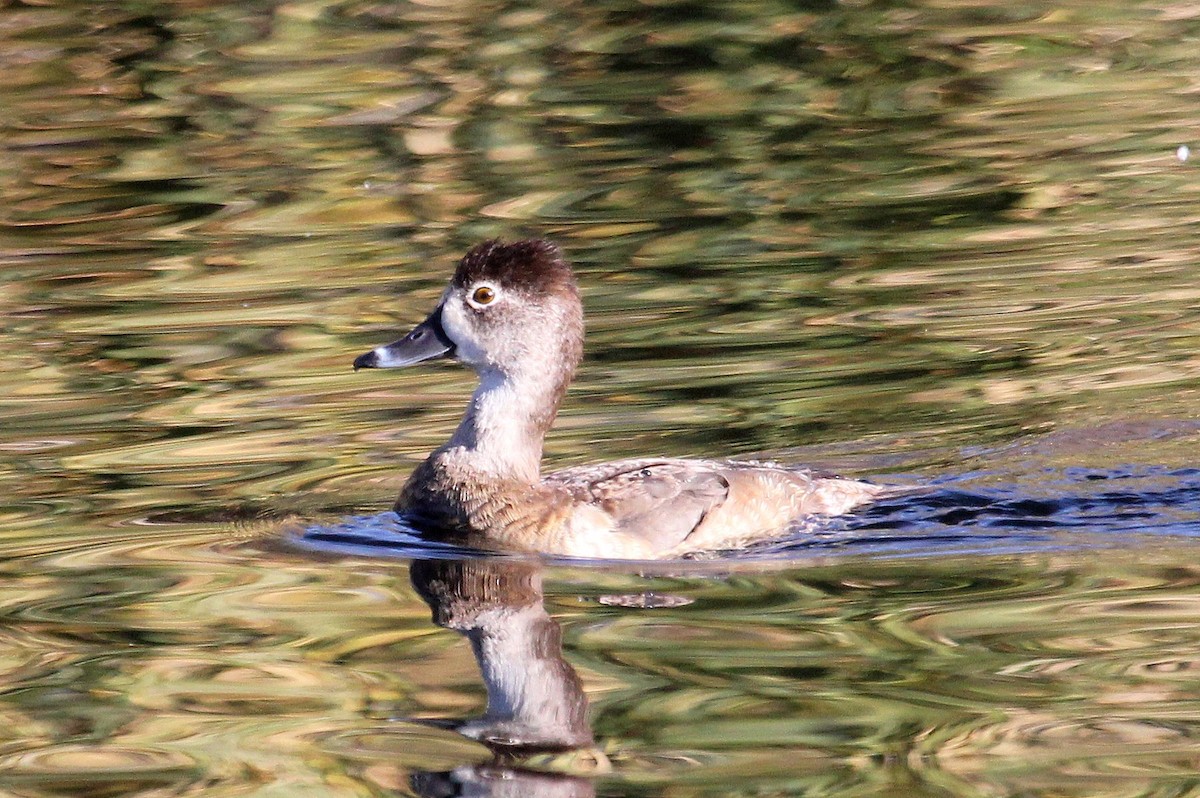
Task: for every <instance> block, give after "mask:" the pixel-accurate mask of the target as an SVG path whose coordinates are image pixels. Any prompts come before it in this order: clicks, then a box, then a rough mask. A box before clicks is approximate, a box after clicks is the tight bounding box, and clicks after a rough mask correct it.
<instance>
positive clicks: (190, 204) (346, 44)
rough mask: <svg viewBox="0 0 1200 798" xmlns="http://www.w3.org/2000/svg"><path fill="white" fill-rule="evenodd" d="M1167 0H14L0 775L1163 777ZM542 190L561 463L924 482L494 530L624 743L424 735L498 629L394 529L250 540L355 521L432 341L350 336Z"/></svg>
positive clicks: (430, 420)
mask: <svg viewBox="0 0 1200 798" xmlns="http://www.w3.org/2000/svg"><path fill="white" fill-rule="evenodd" d="M1196 24H1197V16H1196V11H1195V9H1194V8H1192V7H1191V5H1189V4H1186V3H1184V4H1181V3H1170V2H1132V3H1113V2H1107V3H1067V4H1060V5H1058V6H1056V7H1055V8H1053V9H1046V8H1041V7H1035V6H1011V5H996V4H993V5H988V4H986V3H984V4H980V3H974V4H959V3H937V2H914V3H907V4H904V5H903V6H900V5H896V4H889V3H886V2H885V3H876V4H870V5H867V4H862V3H849V4H837V3H807V4H801V5H797V4H794V3H791V4H786V3H785V4H781V3H776V2H772V0H748V1H747V2H738V3H726V4H699V3H691V2H687V1H686V0H684V2H655V3H643V2H628V1H627V0H602V1H601V2H588V3H582V2H565V3H559V4H556V5H554V6H553V7H550V6H546V7H533V6H520V7H518V6H512V5H505V4H498V5H497V4H491V5H484V6H477V5H471V6H453V5H450V4H429V3H380V2H372V1H371V0H362V1H361V2H359V1H358V0H352V1H351V2H328V1H327V0H314V2H307V1H306V2H298V3H284V4H278V3H260V4H252V5H247V4H244V3H241V4H237V3H220V2H217V3H211V2H210V3H184V4H163V3H159V4H144V3H143V4H137V3H130V2H123V1H119V2H113V3H107V4H103V5H96V4H91V5H88V6H87V7H86V8H84V7H82V6H78V7H77V6H68V5H63V4H61V3H58V2H56V1H55V0H46V1H45V2H42V1H41V0H39V2H32V3H10V4H8V5H5V6H3V7H2V8H0V67H2V69H0V134H2V135H0V142H2V143H0V148H2V149H3V155H4V157H3V158H2V159H0V200H2V202H0V317H2V318H3V319H4V324H3V325H0V343H2V344H3V346H0V422H2V423H0V492H2V495H3V499H2V501H0V553H3V555H4V557H3V560H2V561H0V575H2V577H3V578H2V579H0V615H2V616H3V620H4V623H3V624H0V718H2V719H3V721H4V728H5V729H6V731H7V733H6V734H4V735H2V737H3V739H2V740H0V790H4V791H6V792H9V793H12V794H14V795H21V796H24V795H30V796H33V795H37V796H43V795H51V794H56V795H63V794H72V795H146V796H156V795H163V794H168V793H170V794H178V795H192V794H196V795H199V794H204V795H206V796H223V795H231V796H232V795H262V796H273V795H301V794H319V795H363V794H372V795H376V794H384V795H386V794H397V795H413V794H418V793H419V792H420V791H422V790H424V791H426V792H432V791H435V790H442V789H450V787H449V786H448V785H449V784H450V782H453V781H454V780H455V779H458V780H459V781H458V784H459V785H466V784H473V785H475V786H477V787H478V788H479V789H492V788H497V789H502V787H500V786H499V785H503V784H510V785H511V784H513V783H514V782H513V780H509V781H505V779H506V778H507V777H509V776H511V775H512V773H513V771H514V769H515V770H519V771H520V773H521V775H522V777H523V778H525V779H527V780H526V781H521V782H520V784H521V789H526V790H528V791H532V790H534V789H537V790H541V791H543V792H550V791H551V790H555V791H559V792H565V793H566V794H581V795H588V794H593V793H594V794H596V795H687V796H701V795H727V794H729V793H730V792H731V790H733V791H740V792H743V793H756V794H758V793H761V794H786V795H797V794H805V795H838V796H860V795H874V794H880V793H884V792H887V793H897V794H899V793H903V794H905V795H926V794H927V795H935V794H936V795H964V796H978V795H1015V794H1034V793H1037V794H1044V793H1050V792H1053V793H1054V794H1056V795H1078V796H1081V797H1082V796H1088V797H1089V798H1092V797H1093V796H1113V798H1117V797H1118V796H1120V797H1122V798H1123V797H1124V796H1134V795H1149V794H1154V795H1158V794H1162V795H1183V794H1188V793H1189V791H1194V788H1195V773H1196V771H1197V761H1198V758H1197V753H1198V751H1200V746H1198V745H1197V743H1196V723H1195V718H1196V717H1200V711H1198V710H1200V708H1198V707H1197V706H1196V705H1195V697H1194V695H1193V694H1194V692H1195V691H1194V690H1193V689H1191V687H1192V682H1193V681H1194V675H1195V668H1196V663H1197V662H1200V636H1198V635H1197V634H1196V630H1195V622H1194V619H1195V617H1196V611H1197V609H1200V607H1198V606H1197V591H1196V578H1195V576H1196V575H1195V573H1194V569H1193V568H1192V566H1191V565H1190V564H1191V563H1193V562H1195V561H1196V556H1195V555H1196V551H1195V545H1194V543H1193V542H1192V540H1193V539H1194V538H1195V537H1196V534H1197V532H1200V487H1198V486H1197V482H1198V478H1197V472H1196V466H1195V452H1196V451H1197V448H1196V447H1197V443H1198V442H1200V441H1198V440H1197V434H1198V433H1197V428H1196V421H1195V417H1196V412H1195V407H1196V399H1197V378H1198V376H1200V369H1198V361H1197V355H1196V351H1197V349H1198V348H1200V347H1198V346H1197V341H1198V336H1200V326H1198V324H1200V322H1198V320H1200V316H1198V315H1197V308H1198V307H1200V295H1198V292H1197V288H1196V280H1195V268H1194V266H1195V260H1196V253H1197V252H1198V251H1200V239H1198V235H1200V234H1198V232H1197V231H1198V230H1200V226H1198V225H1197V221H1198V215H1197V213H1198V212H1197V208H1198V207H1200V206H1198V204H1197V199H1198V198H1200V179H1198V177H1197V172H1196V169H1195V163H1194V161H1188V162H1181V161H1180V160H1179V158H1178V157H1177V155H1176V152H1177V148H1178V147H1179V145H1181V144H1190V145H1191V146H1192V147H1193V149H1195V146H1196V143H1195V141H1193V140H1191V139H1190V137H1193V136H1194V135H1195V118H1196V113H1195V111H1196V109H1195V95H1196V87H1197V85H1198V83H1197V81H1198V79H1200V61H1198V56H1197V49H1196V47H1195V43H1196V35H1197V29H1196ZM527 233H537V234H544V235H548V236H550V237H552V238H554V239H556V240H558V241H559V242H561V243H562V244H563V246H564V248H565V250H566V251H567V252H568V254H569V256H570V257H571V259H572V260H573V262H574V263H575V264H576V266H577V269H578V272H579V276H580V282H581V285H582V289H583V293H584V298H585V302H586V306H587V311H588V319H589V330H588V332H589V340H588V346H587V353H586V359H585V364H584V367H583V369H582V371H581V373H580V375H579V379H578V381H577V383H576V385H575V387H574V388H573V390H572V392H571V394H570V396H569V397H568V399H567V403H566V406H565V408H564V414H563V417H562V418H561V419H560V423H559V425H558V427H557V429H556V431H555V433H554V435H553V436H552V438H551V440H550V441H549V445H548V455H549V459H550V461H551V463H552V464H553V465H556V466H557V465H567V464H573V463H578V462H581V461H585V460H593V459H606V458H616V457H620V456H627V455H635V454H644V453H647V452H655V453H662V454H665V455H717V454H728V453H735V454H745V453H751V452H755V453H765V454H769V455H774V456H777V457H780V458H781V459H786V460H788V461H794V462H807V463H812V464H814V465H817V466H820V467H825V468H833V469H837V470H841V471H843V472H845V473H851V474H861V475H869V476H884V477H886V478H888V479H889V480H894V481H898V482H903V483H906V484H924V485H930V486H931V488H930V491H929V493H928V494H926V496H925V497H924V498H921V499H914V500H913V501H912V502H910V503H908V504H896V505H891V506H888V507H884V508H882V509H880V510H878V511H877V512H875V513H873V514H871V513H868V514H866V515H865V516H864V517H863V518H861V519H858V520H856V521H855V522H854V523H853V524H850V525H847V526H839V527H836V528H833V529H831V530H829V531H828V533H827V534H825V535H823V536H817V539H816V540H813V541H793V542H792V544H793V545H790V546H785V547H781V548H780V549H777V550H768V551H765V552H759V553H758V555H759V556H757V559H753V560H749V559H747V560H744V561H737V562H720V561H718V562H708V563H689V564H687V565H686V567H683V566H680V569H679V571H678V572H671V573H661V572H660V573H630V572H629V571H627V570H622V569H620V568H611V567H599V566H593V567H575V566H566V565H563V564H557V565H552V566H547V570H545V571H544V573H543V574H542V575H541V576H540V577H536V578H535V577H534V576H532V575H525V576H519V577H512V578H511V579H510V582H511V583H512V584H511V585H510V587H512V586H514V585H515V587H513V591H512V593H513V596H520V600H519V601H517V600H516V599H514V601H513V602H512V604H513V607H510V608H509V609H503V608H502V606H501V605H502V602H499V601H496V602H495V610H496V615H497V616H498V618H497V619H493V620H498V621H500V622H503V621H504V620H505V618H506V613H516V614H517V615H521V616H522V617H524V618H525V620H526V622H527V623H526V626H525V627H520V626H518V629H519V630H521V631H523V632H525V633H526V637H524V638H523V639H525V640H526V641H527V642H528V641H529V640H531V639H535V638H536V639H537V640H540V641H541V643H543V644H544V648H543V649H540V650H539V655H545V656H547V657H549V656H550V655H554V657H557V656H558V654H559V653H560V645H559V643H561V657H562V660H561V662H562V663H563V664H559V665H556V667H560V668H563V669H566V670H570V671H573V672H574V673H575V674H576V675H577V677H578V684H577V685H576V686H577V687H578V688H579V689H580V690H581V691H582V692H581V693H579V694H577V695H576V696H575V697H576V698H578V697H580V696H582V698H585V699H586V701H587V704H588V706H589V707H590V714H589V716H588V718H587V720H588V723H587V726H586V734H585V728H584V726H583V725H581V724H580V721H579V717H577V716H572V717H571V723H570V724H567V725H569V726H571V728H572V730H573V732H574V734H573V736H572V738H571V739H572V744H573V745H575V744H578V745H582V743H583V741H584V739H585V737H586V736H587V735H590V736H591V737H593V738H594V746H587V749H588V750H592V749H593V748H594V750H595V751H596V752H598V754H599V755H602V756H603V757H604V758H605V759H607V760H608V761H609V762H610V763H611V766H612V770H611V772H599V771H598V770H596V769H594V768H593V769H590V770H589V769H588V768H587V767H586V766H585V765H586V763H585V762H582V761H580V760H571V759H569V758H568V760H566V761H563V760H561V759H557V758H555V757H550V758H549V759H538V760H536V761H530V760H523V761H522V762H521V763H519V764H520V766H519V767H515V766H514V765H513V763H512V762H497V761H496V757H495V751H494V750H491V749H489V748H488V747H487V746H486V745H484V744H481V743H480V742H479V740H478V739H473V738H470V737H467V736H464V735H463V734H460V733H458V732H457V731H455V729H454V728H453V727H454V726H455V725H460V724H462V723H463V722H464V721H465V720H466V719H470V718H476V719H478V718H480V717H487V716H488V713H489V711H491V710H489V708H488V695H487V687H486V679H483V678H481V674H480V672H479V670H478V665H477V660H476V658H475V656H474V655H473V653H472V651H471V649H470V645H469V643H468V642H467V641H465V640H464V639H463V637H462V636H461V635H460V634H459V633H458V632H457V631H455V630H452V629H446V628H441V627H438V626H436V625H435V624H432V623H430V618H429V608H428V606H427V605H426V603H425V602H424V601H423V600H422V598H421V597H420V596H419V595H417V594H416V593H415V592H414V590H413V588H412V585H411V583H410V576H411V575H410V572H409V568H408V566H407V564H406V560H405V559H404V558H403V557H395V556H392V555H395V554H396V552H388V551H386V549H384V548H376V549H374V550H370V551H369V552H367V551H364V550H357V551H355V552H352V553H349V554H346V553H338V552H341V551H342V550H340V549H339V550H333V551H329V550H326V551H324V552H323V553H321V552H318V553H314V552H312V551H297V550H294V549H291V548H288V547H287V546H283V545H280V543H279V541H280V540H284V539H292V538H293V537H297V536H298V535H297V530H300V531H303V530H305V529H310V528H313V527H320V526H322V525H326V526H329V527H338V526H339V525H340V526H346V525H355V524H362V523H363V522H362V521H361V519H363V518H372V519H375V525H374V526H371V527H370V529H369V530H368V531H369V532H371V533H376V532H380V533H381V537H382V539H383V540H384V541H385V542H386V541H388V540H391V539H392V538H391V537H389V535H391V534H392V533H393V532H394V531H395V530H392V529H391V528H390V527H389V526H388V525H389V524H390V523H392V522H390V521H387V520H386V519H384V520H380V519H381V518H382V517H381V516H378V515H377V514H378V513H380V511H382V510H383V509H384V508H386V507H387V506H388V505H389V504H390V503H391V501H392V499H393V498H394V496H395V494H396V492H397V490H398V487H399V484H400V482H401V480H402V479H403V478H404V476H405V474H406V473H407V470H408V469H409V467H411V465H412V464H413V463H414V462H416V461H417V460H418V459H419V458H421V457H423V456H424V454H425V453H426V452H427V451H428V450H429V449H430V448H431V447H432V446H434V445H436V444H438V443H440V442H441V441H443V440H444V439H445V438H446V436H447V435H448V432H449V430H450V429H451V428H452V426H453V424H454V423H455V422H456V420H457V414H458V412H459V408H460V407H461V404H462V402H463V401H464V400H465V396H466V394H467V391H468V390H469V378H468V376H467V375H466V374H464V373H462V372H461V371H458V370H454V369H452V368H444V369H437V368H431V369H429V370H425V371H422V372H420V373H411V374H394V373H392V374H387V375H365V374H358V375H355V374H353V373H352V372H351V371H350V368H349V364H350V360H351V358H352V357H353V355H354V354H355V353H357V352H358V351H361V350H362V349H363V348H364V347H365V346H366V345H367V344H369V343H371V342H376V341H378V340H384V339H386V338H387V335H388V334H390V333H392V332H394V331H396V330H399V329H403V328H407V327H409V326H411V323H413V322H414V321H416V320H417V319H418V318H419V317H420V315H421V313H422V311H423V309H424V308H427V307H428V306H429V304H430V303H431V302H432V301H433V300H434V299H435V298H436V296H437V295H438V293H439V292H440V291H441V286H442V285H443V283H444V279H445V277H446V275H447V274H448V272H449V269H450V268H451V266H452V264H453V259H454V257H455V256H456V254H457V253H460V252H461V251H462V250H463V249H464V247H465V246H466V245H468V244H471V243H473V242H475V241H476V240H478V239H480V238H483V237H487V236H493V235H504V236H508V237H515V236H518V235H524V234H527ZM368 526H370V525H368ZM410 553H411V552H410ZM421 567H426V566H421ZM437 567H438V568H443V569H446V570H448V571H453V569H455V568H461V569H464V570H465V569H466V566H465V565H463V564H457V565H454V564H445V565H440V566H437ZM513 567H514V568H516V569H517V570H520V568H521V567H525V566H513ZM419 571H420V567H419V568H418V572H419ZM417 576H418V578H419V577H420V573H418V574H417ZM439 578H441V579H443V581H446V580H447V577H439ZM539 580H540V581H539ZM503 583H504V579H503V578H501V577H499V576H498V577H496V578H495V580H494V581H493V582H489V583H488V585H491V586H492V587H496V586H499V585H501V584H503ZM499 592H500V591H497V595H499ZM430 595H432V593H430ZM510 598H512V596H510ZM435 603H436V602H435ZM467 606H469V602H466V601H465V600H464V601H462V602H460V604H459V605H458V609H460V610H462V609H465V608H466V607H467ZM482 606H483V605H482V604H480V605H478V606H477V609H478V608H479V607H482ZM439 617H443V619H444V620H448V619H450V618H453V617H459V616H456V615H455V612H452V611H450V610H445V611H444V612H442V614H441V616H439ZM464 623H465V622H464ZM499 628H500V627H499V626H496V627H491V628H490V631H489V632H487V633H486V634H491V635H493V636H494V635H497V634H503V633H502V632H500V631H498V630H499ZM472 629H473V630H470V629H467V630H465V631H470V633H471V634H475V635H476V636H480V635H484V634H485V632H483V631H482V629H483V627H482V626H478V627H473V628H472ZM535 629H539V630H543V631H545V632H546V634H545V635H544V636H542V637H537V636H536V635H534V634H533V630H535ZM553 629H560V630H561V632H558V631H549V630H553ZM560 638H561V640H560ZM533 647H534V648H536V646H533ZM555 662H558V661H557V660H555ZM566 670H564V671H561V672H566ZM564 684H569V685H575V683H574V682H571V681H570V680H569V679H568V680H567V682H564ZM572 689H574V688H573V687H572ZM560 697H561V696H560ZM468 730H470V729H469V728H468ZM477 736H478V735H477ZM597 759H599V756H597ZM422 774H424V775H422ZM446 774H449V775H446ZM455 774H457V775H455ZM529 785H533V786H529ZM554 794H558V792H555V793H554Z"/></svg>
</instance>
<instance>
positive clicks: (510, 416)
mask: <svg viewBox="0 0 1200 798" xmlns="http://www.w3.org/2000/svg"><path fill="white" fill-rule="evenodd" d="M553 383H554V381H553V380H547V379H545V375H537V376H534V377H526V378H521V377H514V376H511V375H506V374H503V373H501V372H499V371H493V370H488V371H484V372H482V373H481V374H480V379H479V387H478V388H477V389H476V390H475V395H474V396H472V397H471V404H470V405H469V406H468V408H467V412H466V415H464V416H463V420H462V422H461V423H460V424H459V425H458V429H457V430H455V432H454V436H453V437H452V438H451V439H450V442H449V443H448V444H446V449H457V450H459V452H461V456H463V457H464V458H465V459H466V460H467V462H468V463H469V464H470V467H471V468H472V469H473V470H477V471H479V472H481V473H482V474H486V475H487V476H491V477H498V478H501V479H511V480H517V481H520V482H526V483H530V484H532V483H535V482H537V481H538V479H539V478H540V466H541V461H542V443H543V440H544V439H545V436H546V431H547V430H548V429H550V425H551V424H552V423H553V422H554V416H555V415H556V414H557V412H558V404H559V401H560V400H561V398H562V387H563V386H560V385H556V384H553Z"/></svg>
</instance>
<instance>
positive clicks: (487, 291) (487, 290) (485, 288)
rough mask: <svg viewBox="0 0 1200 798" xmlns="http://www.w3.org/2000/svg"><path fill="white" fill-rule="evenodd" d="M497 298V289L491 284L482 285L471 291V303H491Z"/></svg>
mask: <svg viewBox="0 0 1200 798" xmlns="http://www.w3.org/2000/svg"><path fill="white" fill-rule="evenodd" d="M495 299H496V289H495V288H492V287H491V286H490V285H481V286H479V287H478V288H476V289H475V290H474V291H473V292H472V293H471V304H473V305H490V304H492V302H494V301H495Z"/></svg>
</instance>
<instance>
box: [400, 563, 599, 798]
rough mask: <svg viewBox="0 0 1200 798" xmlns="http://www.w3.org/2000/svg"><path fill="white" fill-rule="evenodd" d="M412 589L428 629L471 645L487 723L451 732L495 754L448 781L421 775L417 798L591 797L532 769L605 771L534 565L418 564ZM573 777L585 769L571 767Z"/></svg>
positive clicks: (445, 776)
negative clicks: (543, 765)
mask: <svg viewBox="0 0 1200 798" xmlns="http://www.w3.org/2000/svg"><path fill="white" fill-rule="evenodd" d="M410 574H411V578H412V583H413V586H414V587H415V588H416V590H417V592H418V593H419V594H420V595H421V597H422V598H423V599H425V601H426V603H428V604H429V607H430V609H431V610H432V611H433V621H434V623H436V624H437V625H439V626H443V627H445V628H447V629H453V630H454V631H456V632H458V633H460V634H461V635H463V636H464V637H466V638H467V640H469V641H470V643H471V649H472V651H473V652H474V654H475V659H476V661H477V662H478V663H479V671H480V673H481V675H482V676H483V681H484V685H485V686H486V688H487V696H488V701H487V710H486V711H485V712H484V714H483V716H482V717H480V718H475V719H466V720H462V721H459V722H457V723H455V724H454V728H455V729H456V730H457V731H458V732H459V733H460V734H463V735H464V736H467V737H470V738H472V739H474V740H478V741H480V742H481V743H483V744H484V745H486V746H487V747H488V748H490V749H491V750H492V753H493V755H494V759H493V760H492V761H491V762H489V763H486V764H483V765H474V766H464V767H459V768H456V769H454V770H453V771H449V772H445V773H418V774H415V775H414V776H413V779H412V785H413V788H414V789H415V790H416V791H417V793H418V794H419V795H422V796H466V795H470V796H509V795H512V796H517V795H521V796H535V797H540V798H550V797H551V796H554V797H555V798H557V797H558V796H563V797H564V798H566V796H580V797H581V798H582V797H583V796H592V795H594V794H595V790H594V788H593V785H592V783H591V781H590V779H587V778H584V777H581V776H575V775H567V774H565V773H561V772H554V771H557V770H558V769H559V768H558V767H555V768H554V771H550V770H542V769H538V767H537V763H538V762H539V761H542V757H544V756H545V755H553V754H563V755H568V754H577V755H579V756H576V757H571V761H572V762H574V763H575V764H577V765H587V764H590V765H591V767H590V769H591V770H592V771H595V770H597V769H598V766H601V765H603V764H606V763H605V760H604V758H603V754H601V753H599V752H598V751H596V750H594V748H593V747H592V745H593V738H592V730H591V728H590V727H589V726H588V722H587V697H586V695H585V694H584V692H583V687H582V685H581V684H580V682H579V677H578V676H577V675H576V673H575V671H574V669H572V668H571V666H570V665H569V664H568V663H567V661H566V660H565V659H563V654H562V631H561V630H560V629H559V626H558V624H557V623H555V621H554V619H553V618H551V617H550V616H549V615H548V614H547V613H546V610H545V608H544V607H543V605H542V574H541V569H540V567H539V566H538V565H536V564H534V563H529V562H519V561H514V560H507V559H479V560H418V561H415V562H414V563H413V564H412V568H411V570H410ZM572 769H574V770H576V771H578V770H579V769H586V768H578V767H577V768H572Z"/></svg>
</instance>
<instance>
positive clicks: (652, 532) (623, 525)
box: [547, 460, 729, 550]
mask: <svg viewBox="0 0 1200 798" xmlns="http://www.w3.org/2000/svg"><path fill="white" fill-rule="evenodd" d="M547 481H552V482H555V483H558V484H560V485H562V486H563V487H566V488H568V489H569V490H570V491H571V492H572V493H573V494H575V496H576V497H577V498H579V499H583V500H585V501H587V502H589V503H591V504H594V505H596V506H598V507H600V508H601V509H603V510H604V511H605V512H606V513H607V514H608V515H609V516H610V517H611V518H612V519H613V523H614V531H616V532H621V533H625V534H629V535H633V536H635V537H638V538H640V539H642V540H644V541H646V542H647V543H649V544H650V545H652V546H654V547H655V548H658V549H664V550H665V549H669V548H672V547H674V546H677V545H679V544H680V543H682V542H683V541H684V540H685V539H687V536H688V535H690V534H691V533H692V532H693V531H694V530H695V529H696V528H697V527H699V526H700V524H701V523H703V521H704V519H705V517H706V516H707V515H708V514H709V513H710V512H712V511H713V510H714V509H716V508H717V507H720V506H721V504H722V503H724V501H725V500H726V499H727V498H728V497H729V482H728V480H726V479H725V477H724V476H723V475H722V474H721V473H720V472H718V471H717V470H715V469H713V468H710V467H706V465H705V464H704V463H701V462H697V461H674V462H672V461H661V460H659V461H654V460H633V461H626V462H623V463H613V464H610V466H609V467H598V468H597V467H590V468H589V467H585V468H579V469H570V470H567V471H560V472H558V473H555V474H551V475H550V476H548V477H547Z"/></svg>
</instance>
